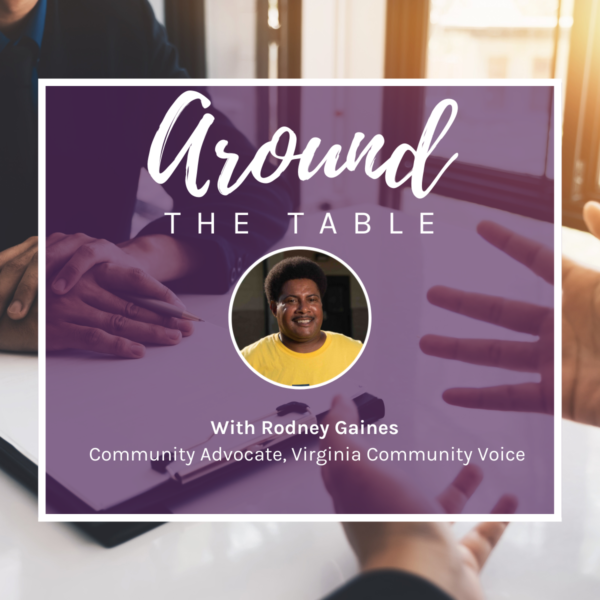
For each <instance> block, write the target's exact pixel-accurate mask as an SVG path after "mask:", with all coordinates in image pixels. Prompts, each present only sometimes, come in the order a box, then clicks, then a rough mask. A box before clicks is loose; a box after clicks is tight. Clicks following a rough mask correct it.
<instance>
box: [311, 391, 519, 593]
mask: <svg viewBox="0 0 600 600" xmlns="http://www.w3.org/2000/svg"><path fill="white" fill-rule="evenodd" d="M338 421H345V422H346V423H348V424H350V423H358V412H357V410H356V407H355V405H354V404H353V403H352V402H351V401H349V400H344V399H342V398H340V397H336V398H334V401H333V405H332V408H331V410H330V411H329V414H328V415H327V417H326V419H325V422H326V423H328V424H329V425H330V427H329V432H328V435H327V436H326V438H325V440H323V442H322V444H321V447H322V448H323V447H330V446H331V447H332V450H336V449H342V450H344V451H345V450H346V448H350V450H353V449H355V448H356V447H357V446H358V442H357V441H356V440H355V436H343V435H338V434H336V433H334V431H335V430H334V425H335V423H336V422H338ZM322 475H323V480H324V482H325V485H326V487H327V490H328V491H329V493H330V495H331V496H332V498H333V502H334V506H335V508H336V511H337V512H338V513H354V514H356V513H363V514H395V515H397V514H408V513H412V514H418V513H424V512H427V513H429V512H431V513H435V512H448V513H458V512H461V511H462V509H463V507H464V505H465V504H466V502H467V501H468V499H469V498H470V497H471V495H472V494H473V493H474V491H475V489H476V488H477V486H478V485H479V483H480V482H481V479H482V474H481V470H480V469H479V468H478V467H475V466H473V465H470V466H468V467H465V468H463V469H462V470H461V471H460V473H459V474H458V476H457V477H456V478H455V480H454V481H453V482H452V483H451V484H450V485H449V486H448V488H446V490H444V491H443V492H442V493H441V494H440V495H439V496H438V497H437V498H435V499H432V500H430V501H428V500H427V499H425V498H423V497H422V496H421V495H420V494H419V493H418V492H417V491H416V490H415V489H414V488H413V487H412V486H411V485H410V484H409V482H408V481H407V480H403V479H402V478H401V477H397V476H391V475H390V474H389V473H387V472H385V471H383V470H382V469H378V468H377V467H375V466H374V465H373V463H370V464H365V463H363V461H360V462H335V461H332V462H329V463H327V465H326V466H324V467H323V468H322ZM516 505H517V503H516V499H515V498H514V497H512V496H508V495H507V496H503V497H502V498H501V499H500V500H499V501H498V503H497V504H496V506H495V507H494V508H493V509H492V511H491V512H492V513H494V514H510V513H513V512H515V510H516ZM506 526H507V524H506V523H501V522H497V523H483V524H480V525H478V526H477V527H475V528H474V529H473V530H472V531H471V532H470V533H468V534H467V535H466V536H465V537H464V538H462V539H461V540H460V541H458V540H456V539H455V537H454V535H453V533H452V530H451V527H450V525H449V524H448V523H422V522H411V523H379V522H370V523H344V529H345V531H346V535H347V537H348V540H349V542H350V544H351V546H352V548H353V549H354V551H355V553H356V555H357V558H358V560H359V563H360V566H361V569H362V570H363V571H371V570H378V569H399V570H402V571H406V572H410V573H414V574H416V575H419V576H420V577H423V578H425V579H427V580H429V581H431V582H432V583H434V584H435V585H437V586H438V587H440V588H441V589H443V590H445V591H446V592H447V593H449V594H450V595H451V596H452V597H453V598H456V599H457V600H463V599H465V600H470V599H475V598H482V597H483V593H482V590H481V584H480V581H479V574H480V571H481V569H482V568H483V566H484V564H485V562H486V560H487V559H488V557H489V555H490V553H491V551H492V549H493V548H494V546H495V545H496V543H497V542H498V540H499V539H500V536H501V535H502V533H503V532H504V530H505V529H506Z"/></svg>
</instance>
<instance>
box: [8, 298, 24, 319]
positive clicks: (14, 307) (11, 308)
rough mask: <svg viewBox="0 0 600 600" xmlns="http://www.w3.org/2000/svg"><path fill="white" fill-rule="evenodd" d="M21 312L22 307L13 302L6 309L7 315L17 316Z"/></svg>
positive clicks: (18, 303)
mask: <svg viewBox="0 0 600 600" xmlns="http://www.w3.org/2000/svg"><path fill="white" fill-rule="evenodd" d="M22 310H23V305H22V304H21V303H20V302H19V301H18V300H15V301H14V302H13V303H12V304H11V305H10V306H9V307H8V312H9V313H13V314H15V315H18V314H20V313H21V311H22Z"/></svg>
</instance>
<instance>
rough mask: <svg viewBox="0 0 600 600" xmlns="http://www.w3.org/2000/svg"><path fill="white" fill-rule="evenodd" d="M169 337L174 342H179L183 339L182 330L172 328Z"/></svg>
mask: <svg viewBox="0 0 600 600" xmlns="http://www.w3.org/2000/svg"><path fill="white" fill-rule="evenodd" d="M167 337H168V338H169V339H170V340H173V341H174V342H178V341H179V340H180V339H181V331H179V329H170V330H169V332H168V333H167Z"/></svg>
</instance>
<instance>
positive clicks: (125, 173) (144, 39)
mask: <svg viewBox="0 0 600 600" xmlns="http://www.w3.org/2000/svg"><path fill="white" fill-rule="evenodd" d="M0 31H1V32H2V34H1V35H2V36H3V38H4V44H3V45H2V42H1V41H0V82H2V81H4V82H5V84H6V86H7V89H9V90H10V91H11V93H10V94H9V96H11V98H12V99H11V102H12V105H11V107H12V111H11V110H9V111H2V113H1V114H0V121H1V123H0V131H1V130H2V128H4V129H5V130H6V131H8V133H9V134H10V136H9V142H8V143H5V144H2V143H0V146H2V147H3V150H2V152H4V155H6V156H7V157H10V160H11V161H12V163H11V164H12V165H16V166H17V167H18V169H17V170H15V169H12V168H9V167H7V166H6V164H5V163H2V164H3V165H4V166H2V165H0V171H1V172H0V189H1V190H3V192H2V196H1V197H0V205H1V207H2V211H3V214H4V215H5V219H3V220H2V222H1V223H0V244H1V245H0V249H2V250H4V252H2V253H1V254H0V268H1V269H2V270H1V271H0V315H1V317H0V350H35V348H36V347H37V331H36V325H37V304H36V292H37V287H36V285H35V282H36V280H37V240H36V239H35V238H34V237H31V236H34V235H35V233H36V232H37V166H36V164H35V156H36V154H37V152H36V149H35V135H34V136H33V139H32V138H31V136H30V135H29V134H30V133H31V121H32V118H33V119H35V117H34V116H33V117H32V115H35V105H36V103H37V97H36V94H35V89H36V82H37V78H38V77H45V78H98V77H100V78H106V77H111V78H155V77H158V78H182V77H187V73H186V72H185V70H183V69H182V68H181V67H180V66H179V64H178V62H177V53H176V51H175V49H174V48H173V46H171V45H170V44H169V42H168V40H167V38H166V33H165V30H164V28H163V27H162V26H160V25H159V24H158V23H157V21H156V19H155V18H154V15H153V13H152V9H151V8H150V6H149V4H148V2H147V0H39V1H38V2H33V1H31V0H0ZM23 55H27V60H24V59H23ZM24 63H25V66H24ZM3 64H4V65H5V68H4V71H3V68H2V65H3ZM15 64H16V65H17V67H15ZM15 72H17V73H18V77H17V76H15ZM3 73H4V75H3ZM3 77H4V79H2V78H3ZM154 89H155V90H156V93H157V94H158V95H160V94H161V93H162V94H163V96H164V97H165V98H167V97H171V100H170V102H172V101H173V99H174V98H172V97H173V94H174V91H173V90H165V89H159V88H154ZM17 91H18V92H19V93H17ZM181 91H183V88H182V89H181ZM86 93H87V94H96V95H98V94H100V93H102V92H101V90H100V91H99V90H98V89H95V90H92V89H87V90H86V89H85V88H81V92H80V96H81V95H83V96H85V94H86ZM13 96H14V97H13ZM75 96H76V94H75ZM75 96H73V95H71V96H69V98H70V101H71V102H73V98H74V97H75ZM80 96H78V97H77V99H79V98H80ZM25 100H26V102H25ZM47 101H48V107H50V104H51V102H52V97H51V94H50V93H48V97H47ZM68 102H69V99H66V100H64V99H63V101H62V102H61V108H63V109H65V110H67V108H68V107H67V108H65V107H66V105H67V104H68ZM26 105H27V106H26ZM168 105H169V103H168V102H167V104H166V108H168ZM9 108H10V107H9ZM24 108H27V110H23V109H24ZM166 108H165V109H164V110H166ZM65 110H63V114H66V117H67V122H64V123H63V122H61V119H60V118H57V119H56V120H55V122H48V123H47V135H48V145H47V157H48V159H47V164H48V169H47V180H46V192H47V209H48V210H47V231H46V233H47V235H48V252H47V268H48V273H47V275H48V284H49V288H48V292H47V309H48V310H47V325H48V327H47V348H48V349H49V350H56V349H64V348H78V349H86V350H96V351H100V352H108V353H112V354H116V355H118V356H122V357H129V358H138V357H141V356H143V353H144V350H143V345H144V344H146V343H154V344H168V345H171V344H174V343H178V342H179V340H180V339H181V338H182V336H185V335H189V334H190V333H191V327H190V324H189V323H186V322H185V321H181V320H174V319H164V318H162V317H157V315H155V314H153V313H151V312H150V311H146V310H140V309H139V307H136V306H133V305H132V304H131V303H130V302H123V301H120V299H119V298H117V296H115V295H114V294H112V293H111V292H109V289H113V288H114V287H115V285H118V286H119V288H120V289H123V284H124V281H126V282H128V283H126V284H125V288H124V291H126V289H127V287H128V285H129V284H130V287H132V286H138V284H136V283H135V282H136V281H138V280H139V278H140V273H143V278H144V281H143V285H144V289H145V292H144V294H148V295H152V296H154V297H160V298H161V299H163V300H166V301H168V302H171V303H174V304H177V303H179V301H178V299H177V298H176V296H175V295H174V294H173V293H172V292H171V291H170V290H169V289H168V288H166V287H165V286H164V285H162V284H161V283H159V282H169V286H170V287H172V288H173V289H176V290H177V291H186V292H193V293H224V292H226V291H227V289H228V288H229V287H230V286H231V284H232V283H233V282H234V281H235V280H236V279H237V277H238V276H239V275H240V274H241V272H242V270H243V268H244V267H245V266H247V265H248V264H251V263H252V262H253V261H254V260H255V259H256V258H257V257H258V256H260V255H261V254H262V253H264V252H265V251H266V250H267V249H268V247H269V246H270V245H271V244H272V243H273V242H275V241H276V240H277V239H279V238H280V237H281V236H282V235H283V233H284V232H285V230H286V228H287V223H288V217H287V213H288V212H289V211H290V210H292V208H293V207H292V201H291V195H290V193H289V189H288V187H287V185H286V184H285V182H284V181H283V180H281V179H280V180H277V181H275V182H273V183H272V184H270V185H268V186H265V185H262V184H259V183H258V182H256V181H255V180H253V179H251V180H248V181H247V182H245V183H244V185H242V186H241V187H240V188H239V189H238V190H236V192H234V193H233V194H231V195H230V196H227V197H217V194H216V192H213V194H212V195H211V194H208V195H207V196H206V197H205V198H203V199H202V203H201V205H200V206H201V207H202V210H203V211H206V212H207V213H210V212H212V211H214V212H215V216H216V219H217V223H219V219H221V221H222V222H225V221H229V220H231V219H229V217H230V216H232V215H233V213H234V212H237V211H243V212H247V213H250V216H251V217H252V219H253V227H252V230H251V235H247V236H236V235H235V232H234V231H233V227H231V226H228V227H225V226H224V227H222V228H221V230H220V231H219V232H218V234H217V235H215V236H212V237H211V239H206V238H203V239H198V235H197V218H198V217H197V213H198V208H199V205H198V200H197V199H195V198H192V197H191V196H190V195H189V194H188V193H187V191H186V189H185V187H184V186H183V178H181V177H178V175H177V172H176V174H175V175H174V176H173V177H172V178H171V180H170V181H169V182H168V184H165V189H166V190H167V192H168V193H169V194H170V195H171V196H172V197H173V199H174V203H175V209H174V210H175V211H176V212H181V214H182V216H181V221H180V223H179V227H178V232H177V234H176V235H170V228H169V218H168V217H165V218H163V219H158V220H157V221H155V222H153V223H151V224H150V225H149V226H148V227H146V228H145V229H144V230H143V231H142V232H141V233H140V234H138V236H137V237H136V238H134V239H132V240H130V239H129V232H130V228H131V218H132V215H133V212H134V208H135V191H136V189H137V182H138V178H139V171H140V167H141V166H142V165H143V164H145V161H146V160H147V154H148V150H149V146H150V141H151V139H150V140H149V139H148V135H151V133H152V132H151V128H150V127H148V126H147V127H146V128H145V130H142V129H141V128H140V123H142V122H143V119H138V120H137V121H136V123H135V124H134V125H131V123H130V121H134V120H133V119H129V120H127V119H124V118H123V116H122V115H127V114H128V113H127V107H124V108H123V110H122V111H121V113H120V115H121V116H119V118H120V119H121V122H118V123H117V122H114V123H112V126H113V130H112V131H113V133H114V132H117V133H118V134H119V136H117V138H116V139H115V143H114V146H113V148H112V149H111V152H110V153H104V154H101V153H99V152H96V154H94V150H95V148H96V144H95V142H96V137H94V136H102V135H105V136H106V135H107V132H106V131H105V130H106V129H107V127H106V126H105V127H104V130H101V129H99V128H97V129H95V130H94V119H92V118H89V115H84V116H86V117H87V123H88V124H89V126H88V127H87V128H84V129H85V131H83V133H82V132H79V131H77V130H76V128H75V127H73V125H72V123H69V122H68V120H69V119H71V120H72V119H74V118H75V113H74V112H72V111H71V113H70V114H69V113H68V112H65ZM133 110H134V111H136V112H137V113H139V109H138V110H136V107H134V108H133ZM155 112H156V111H155ZM210 112H211V113H212V114H213V115H214V116H215V122H214V124H213V127H212V129H211V133H210V137H211V139H212V138H214V139H228V140H229V142H230V146H229V147H230V148H231V150H232V151H235V152H236V153H237V154H238V155H239V156H240V168H243V166H245V164H247V163H248V162H249V161H250V160H251V157H252V156H253V154H254V149H253V148H252V146H251V144H250V143H249V142H248V141H247V140H246V139H245V138H244V136H243V135H242V134H241V133H240V132H239V131H237V130H236V129H235V127H234V126H233V125H232V124H231V122H230V121H229V120H228V119H227V118H226V117H225V116H224V115H223V114H222V113H220V112H219V111H218V110H215V109H214V107H211V108H210ZM16 113H18V115H17V116H18V118H17V119H16V120H15V119H13V116H12V115H14V114H16ZM134 114H135V113H134ZM81 116H82V115H81V113H80V117H81ZM156 116H157V115H156V114H149V115H144V118H146V117H147V118H148V122H152V118H155V117H156ZM117 120H118V119H117ZM81 122H82V123H83V122H84V120H83V118H82V121H81ZM159 122H160V121H159ZM105 123H111V121H110V120H106V121H105ZM17 125H18V126H17ZM61 127H62V129H60V128H61ZM119 127H120V129H118V128H119ZM132 127H133V128H132ZM135 127H137V129H135ZM127 128H128V129H127ZM34 129H35V128H34ZM26 133H27V134H26ZM34 133H35V132H34ZM79 133H82V137H81V139H75V138H77V136H78V135H79ZM54 134H56V135H54ZM11 136H12V137H11ZM61 136H62V137H64V138H68V140H63V141H64V144H63V146H65V147H66V146H67V143H72V144H73V147H72V149H71V152H70V153H69V152H65V153H63V154H62V155H61V160H60V161H55V162H54V163H53V164H52V165H50V163H49V161H50V157H52V156H53V155H54V154H55V153H54V152H53V150H54V148H50V145H51V144H52V141H53V140H56V139H57V137H58V138H60V137H61ZM85 136H87V140H92V141H88V142H87V148H86V152H81V151H80V148H79V147H77V146H76V144H77V143H79V142H80V141H81V140H82V139H83V138H84V137H85ZM2 139H6V138H2ZM11 139H12V140H13V142H10V140H11ZM84 141H85V140H84ZM207 143H208V141H207ZM213 144H214V141H213ZM32 145H33V150H32ZM21 146H23V147H24V148H25V150H23V151H22V152H21V151H19V152H17V151H16V149H17V148H20V147H21ZM32 157H33V158H32ZM215 161H216V158H215V159H214V160H212V161H210V160H209V161H205V162H203V163H202V164H201V166H200V173H199V177H201V176H203V175H205V172H204V171H203V169H205V170H206V171H207V172H209V173H213V172H215V170H216V169H217V168H218V167H219V165H217V164H215ZM0 162H1V161H0ZM50 166H51V167H52V168H50ZM19 169H20V170H19ZM102 173H109V174H110V176H109V177H101V176H99V174H102ZM194 201H195V204H194ZM194 209H195V210H194ZM194 222H195V223H196V234H195V235H192V223H194ZM242 237H243V239H240V238H242ZM82 257H85V258H86V260H85V268H83V263H82V262H81V260H80V259H81V258H82ZM100 263H101V267H100V266H98V265H100ZM65 265H66V270H62V268H63V267H65ZM74 268H76V269H78V271H77V272H75V271H74V270H73V269H74ZM82 268H83V270H82ZM88 271H89V272H88ZM59 272H60V276H59V277H56V275H57V274H58V273H59ZM138 283H139V282H138ZM132 289H133V287H132ZM137 289H138V292H140V291H141V290H140V289H139V287H138V288H137ZM107 294H110V295H107ZM100 297H101V298H102V301H100V302H98V301H97V300H98V298H100ZM90 298H91V299H93V300H90Z"/></svg>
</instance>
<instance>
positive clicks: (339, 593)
mask: <svg viewBox="0 0 600 600" xmlns="http://www.w3.org/2000/svg"><path fill="white" fill-rule="evenodd" d="M324 600H452V597H451V596H449V595H448V594H446V592H444V591H442V590H441V589H440V588H438V587H437V586H435V585H433V584H432V583H430V582H429V581H427V580H426V579H423V578H421V577H418V576H417V575H413V574H411V573H404V572H403V571H394V570H391V569H390V570H381V571H370V572H369V573H365V574H363V575H359V576H358V577H356V578H354V579H352V580H351V581H349V582H348V583H347V584H346V585H345V586H344V587H342V588H339V589H338V590H336V591H335V592H333V593H332V594H330V595H329V596H327V598H325V599H324Z"/></svg>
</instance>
